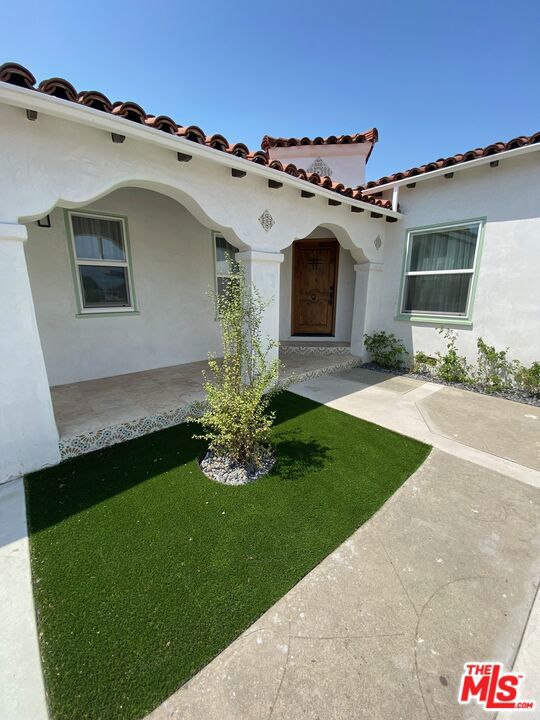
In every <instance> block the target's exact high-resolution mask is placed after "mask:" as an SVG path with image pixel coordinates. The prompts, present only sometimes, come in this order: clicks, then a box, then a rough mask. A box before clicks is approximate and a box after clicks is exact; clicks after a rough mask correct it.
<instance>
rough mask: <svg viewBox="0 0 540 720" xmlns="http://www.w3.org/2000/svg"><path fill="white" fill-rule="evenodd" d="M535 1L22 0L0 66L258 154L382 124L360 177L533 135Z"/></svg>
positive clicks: (5, 19)
mask: <svg viewBox="0 0 540 720" xmlns="http://www.w3.org/2000/svg"><path fill="white" fill-rule="evenodd" d="M539 27H540V3H538V0H535V1H534V2H531V1H530V0H525V1H523V2H520V3H519V4H517V3H509V2H501V1H500V0H492V1H491V2H490V1H489V0H467V1H463V0H447V2H440V1H439V0H431V1H429V0H408V1H404V0H401V1H399V0H387V1H386V2H378V0H370V1H367V2H364V1H363V0H356V2H342V1H341V0H333V2H320V1H319V2H317V1H316V0H315V1H312V2H304V1H303V0H302V1H301V0H298V1H297V0H289V2H282V1H281V0H277V1H276V2H272V3H261V2H256V0H255V1H252V2H230V3H220V2H215V1H213V0H207V1H206V2H198V3H197V2H191V3H186V2H175V0H172V2H168V3H167V2H161V3H155V2H148V1H147V0H146V1H145V2H140V0H131V1H130V2H127V1H125V0H121V1H120V0H110V1H109V2H107V3H105V2H87V3H79V2H73V0H70V2H68V1H67V0H49V2H43V0H40V1H39V2H37V1H36V0H26V1H25V2H24V4H22V5H21V4H18V3H9V4H7V3H6V4H5V7H3V10H2V23H1V24H0V48H1V55H2V57H1V58H0V62H4V61H6V60H14V61H17V62H20V63H22V64H23V65H26V66H27V67H28V68H29V69H30V70H31V71H32V72H33V73H34V75H35V76H36V77H37V79H38V80H41V79H43V78H47V77H51V76H53V75H60V76H62V77H65V78H67V79H68V80H70V81H71V82H72V83H73V85H75V87H76V88H77V90H88V89H96V90H101V91H102V92H104V93H105V94H106V95H108V96H109V97H110V98H111V100H134V101H136V102H138V103H139V104H140V105H142V106H143V107H144V108H145V110H146V111H147V112H152V113H155V114H162V113H163V114H168V115H171V116H172V117H173V118H174V119H175V120H176V121H177V122H179V123H181V124H195V125H199V126H200V127H202V128H203V130H204V131H205V132H206V133H208V134H211V133H213V132H220V133H222V134H223V135H225V136H226V137H227V138H228V139H229V140H230V141H243V142H245V143H246V144H248V145H249V146H250V147H253V148H258V147H259V144H260V140H261V138H262V136H263V135H264V134H265V133H268V134H271V135H284V136H303V135H307V136H315V135H330V134H342V133H354V132H357V131H361V130H364V129H366V128H369V127H372V126H376V127H377V128H378V129H379V133H380V141H379V144H378V145H377V147H376V148H375V151H374V153H373V155H372V157H371V159H370V161H369V165H368V179H369V178H376V177H379V176H380V175H383V174H386V173H389V172H392V171H397V170H404V169H407V168H409V167H411V166H413V165H418V164H421V163H423V162H427V161H430V160H434V159H436V158H438V157H441V156H445V155H450V154H453V153H455V152H460V151H465V150H468V149H470V148H472V147H477V146H478V145H487V144H489V143H490V142H493V141H496V140H508V139H510V138H512V137H515V136H516V135H521V134H530V133H532V132H535V131H537V130H539V129H540V117H539V116H540V113H539V109H540V95H539V93H538V90H537V87H538V70H539V66H540V62H539V61H540V41H539V40H538V29H539Z"/></svg>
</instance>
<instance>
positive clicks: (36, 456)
mask: <svg viewBox="0 0 540 720" xmlns="http://www.w3.org/2000/svg"><path fill="white" fill-rule="evenodd" d="M26 239H27V232H26V227H25V226H24V225H18V224H12V223H0V358H1V367H0V482H5V481H6V480H10V479H12V478H15V477H18V476H20V475H22V474H24V473H26V472H30V471H32V470H37V469H38V468H41V467H43V466H44V465H53V464H55V463H57V462H59V461H60V453H59V450H58V431H57V429H56V423H55V420H54V414H53V408H52V402H51V393H50V390H49V382H48V379H47V372H46V370H45V362H44V360H43V352H42V349H41V342H40V339H39V333H38V328H37V323H36V316H35V312H34V302H33V300H32V292H31V290H30V281H29V279H28V270H27V267H26V258H25V256H24V242H25V240H26Z"/></svg>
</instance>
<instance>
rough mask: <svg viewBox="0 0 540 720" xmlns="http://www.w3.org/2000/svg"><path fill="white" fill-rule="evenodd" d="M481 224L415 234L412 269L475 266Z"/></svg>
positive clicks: (458, 268) (425, 269)
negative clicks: (479, 225)
mask: <svg viewBox="0 0 540 720" xmlns="http://www.w3.org/2000/svg"><path fill="white" fill-rule="evenodd" d="M477 237H478V225H471V226H470V227H463V228H456V229H453V230H436V231H433V232H429V233H421V234H417V235H413V236H412V248H411V263H410V266H409V270H411V271H419V270H420V271H421V270H424V271H427V270H472V267H473V264H474V251H475V248H476V239H477Z"/></svg>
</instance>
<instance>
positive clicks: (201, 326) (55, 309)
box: [25, 188, 219, 385]
mask: <svg viewBox="0 0 540 720" xmlns="http://www.w3.org/2000/svg"><path fill="white" fill-rule="evenodd" d="M81 209H82V210H84V209H85V208H81ZM86 209H89V210H94V211H102V212H104V213H114V214H119V215H125V216H126V217H127V223H128V232H129V239H130V246H131V258H132V270H133V280H134V288H135V294H136V298H137V306H138V310H139V314H137V315H114V316H112V315H111V316H101V317H95V316H92V317H77V304H76V295H75V289H74V284H73V275H72V270H71V265H70V259H69V255H68V240H67V237H66V229H65V222H64V213H63V210H62V209H61V208H57V209H55V210H54V211H53V212H52V213H51V227H50V228H40V227H38V226H37V224H36V223H30V224H28V241H27V243H26V247H25V251H26V258H27V263H28V271H29V275H30V284H31V288H32V295H33V298H34V304H35V308H36V316H37V322H38V329H39V334H40V337H41V343H42V347H43V353H44V357H45V365H46V368H47V373H48V377H49V383H50V384H51V385H59V384H64V383H70V382H77V381H79V380H88V379H92V378H99V377H108V376H111V375H117V374H122V373H128V372H134V371H139V370H147V369H150V368H155V367H165V366H168V365H175V364H179V363H187V362H192V361H195V360H202V359H205V358H206V357H207V354H208V352H209V351H218V350H219V332H218V324H217V323H216V322H215V320H214V313H213V308H212V305H211V302H210V300H209V299H208V298H207V297H206V292H207V290H208V288H209V287H211V286H212V287H213V283H214V274H213V273H214V257H213V248H212V235H211V231H210V230H208V229H207V228H206V227H204V226H203V225H201V223H199V222H198V221H197V220H196V219H195V218H194V217H193V216H192V215H191V214H190V213H189V212H188V211H187V210H186V209H185V208H184V207H182V206H181V205H180V204H179V203H177V202H175V201H174V200H171V199H170V198H168V197H165V196H164V195H159V194H157V193H153V192H150V191H147V190H141V189H136V188H124V189H121V190H117V191H115V192H113V193H111V194H110V195H108V196H106V197H104V198H102V199H101V200H99V201H97V202H95V203H93V204H92V205H88V206H87V208H86Z"/></svg>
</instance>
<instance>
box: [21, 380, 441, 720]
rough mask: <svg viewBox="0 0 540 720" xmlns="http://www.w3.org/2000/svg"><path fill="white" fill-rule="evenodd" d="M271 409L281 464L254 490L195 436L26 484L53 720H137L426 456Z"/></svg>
mask: <svg viewBox="0 0 540 720" xmlns="http://www.w3.org/2000/svg"><path fill="white" fill-rule="evenodd" d="M273 406H274V409H275V410H276V412H277V420H276V426H275V429H274V441H275V445H276V450H277V456H278V458H279V459H278V462H277V464H276V466H275V468H274V470H273V471H272V473H271V474H270V475H268V476H267V477H266V478H263V479H261V480H259V481H257V482H255V483H253V484H251V485H247V486H243V487H227V486H223V485H219V484H217V483H214V482H212V481H210V480H208V479H207V478H206V477H205V476H204V475H203V474H202V473H201V472H200V470H199V467H198V464H197V459H198V458H199V457H201V456H202V454H203V453H204V445H203V444H202V442H200V441H195V440H193V439H192V438H191V436H192V434H193V432H194V428H193V426H190V425H180V426H177V427H175V428H171V429H169V430H163V431H161V432H158V433H155V434H152V435H148V436H146V437H143V438H139V439H137V440H132V441H130V442H127V443H123V444H121V445H117V446H115V447H112V448H108V449H106V450H103V451H100V452H96V453H92V454H89V455H85V456H83V457H81V458H77V459H75V460H71V461H69V462H65V463H63V464H62V465H59V466H57V467H54V468H49V469H46V470H43V471H41V472H39V473H35V474H33V475H30V476H28V477H27V479H26V491H27V500H28V510H29V522H30V529H31V556H32V568H33V579H34V592H35V598H36V605H37V611H38V619H39V631H40V634H41V651H42V656H43V663H44V671H45V678H46V684H47V691H48V697H49V703H50V708H51V712H52V717H53V718H54V720H58V719H60V718H62V720H82V719H83V718H92V719H96V720H97V719H98V718H99V720H108V719H109V718H110V719H111V720H121V719H124V718H130V719H134V718H140V717H143V716H144V715H145V714H146V713H147V712H149V711H150V710H152V709H153V708H154V707H155V706H156V705H158V704H159V703H160V702H161V701H162V700H164V699H165V698H166V697H168V696H169V695H171V693H173V692H174V691H175V690H176V689H177V688H178V687H179V686H180V685H181V684H182V683H184V682H185V681H186V680H187V679H188V678H189V677H190V676H191V675H193V674H194V673H195V672H196V671H197V670H198V669H200V668H201V667H203V666H204V665H205V664H206V663H208V662H209V661H210V660H211V659H212V658H213V657H214V656H215V655H216V654H217V653H219V652H220V651H221V650H222V649H223V648H225V647H226V646H227V645H228V644H229V643H230V642H231V641H232V640H233V639H234V638H235V637H237V636H238V635H239V634H240V633H241V632H242V631H243V630H244V629H245V628H247V627H248V626H249V625H250V624H251V623H252V622H253V621H254V620H256V619H257V618H258V617H259V616H260V615H261V614H262V613H263V612H264V611H265V610H266V609H267V608H268V607H270V606H271V605H272V604H273V603H274V602H275V601H276V600H278V599H279V598H280V597H282V596H283V595H284V594H285V593H286V592H287V590H289V589H290V588H291V587H292V586H293V585H294V584H295V583H297V582H298V581H299V580H300V578H302V577H303V576H304V575H305V574H306V573H307V572H308V571H309V570H311V568H313V567H314V566H315V565H316V564H317V563H318V562H320V561H321V560H322V559H323V558H324V557H325V556H326V555H328V554H329V553H330V552H331V551H332V550H333V549H334V548H335V547H336V546H337V545H339V544H340V543H341V542H342V541H343V540H345V539H346V538H347V537H348V536H349V535H351V533H352V532H353V531H354V530H355V529H356V528H357V527H358V526H359V525H361V524H362V523H363V522H364V521H365V520H367V519H368V518H369V517H370V516H371V515H372V514H373V513H374V512H375V511H376V510H377V509H378V508H379V507H380V506H381V505H382V504H383V503H384V502H385V500H386V499H387V498H388V497H390V495H392V493H393V492H394V491H395V490H396V489H397V488H398V487H399V486H400V485H401V484H402V483H403V482H404V480H405V479H406V478H407V477H408V476H409V475H410V474H411V473H412V472H414V470H415V469H416V468H417V467H418V466H419V465H420V464H421V463H422V462H423V460H424V459H425V458H426V456H427V454H428V452H429V448H428V447H427V446H426V445H423V444H421V443H419V442H416V441H414V440H411V439H409V438H405V437H403V436H401V435H397V434H395V433H392V432H389V431H388V430H385V429H383V428H381V427H378V426H376V425H371V424H369V423H366V422H364V421H362V420H358V419H356V418H353V417H351V416H350V415H345V414H343V413H341V412H338V411H336V410H332V409H330V408H327V407H325V406H323V405H318V404H317V403H314V402H312V401H310V400H306V399H304V398H301V397H299V396H297V395H294V394H292V393H288V392H285V393H282V394H281V395H279V396H278V397H277V398H276V399H275V400H274V402H273ZM329 612H331V608H329Z"/></svg>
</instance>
